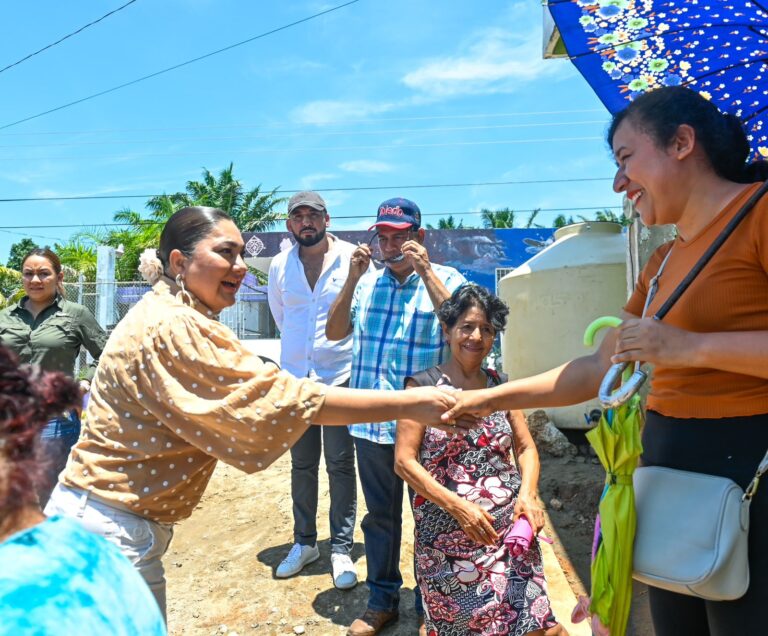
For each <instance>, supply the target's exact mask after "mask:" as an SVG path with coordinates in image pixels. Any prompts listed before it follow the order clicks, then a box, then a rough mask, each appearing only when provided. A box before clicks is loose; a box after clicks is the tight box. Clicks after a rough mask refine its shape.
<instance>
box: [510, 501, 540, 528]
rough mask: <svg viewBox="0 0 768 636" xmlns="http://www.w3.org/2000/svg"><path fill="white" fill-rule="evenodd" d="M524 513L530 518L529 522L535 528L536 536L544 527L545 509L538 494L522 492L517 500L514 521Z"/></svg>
mask: <svg viewBox="0 0 768 636" xmlns="http://www.w3.org/2000/svg"><path fill="white" fill-rule="evenodd" d="M520 515H523V516H525V518H526V519H528V523H530V524H531V528H533V535H534V536H536V535H537V534H539V532H541V530H542V528H543V527H544V509H543V508H542V507H541V502H540V501H539V498H538V497H536V496H530V495H526V494H522V493H521V494H520V495H519V496H518V497H517V502H515V512H514V514H513V515H512V522H513V523H514V522H515V521H517V518H518V517H519V516H520Z"/></svg>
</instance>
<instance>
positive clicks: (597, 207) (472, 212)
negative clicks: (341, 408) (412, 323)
mask: <svg viewBox="0 0 768 636" xmlns="http://www.w3.org/2000/svg"><path fill="white" fill-rule="evenodd" d="M620 209H622V206H620V205H593V206H587V207H578V208H530V209H518V210H514V212H515V214H518V213H520V214H522V213H526V212H527V213H532V212H536V211H538V212H539V213H546V214H548V213H553V212H583V211H585V210H586V211H593V212H594V211H597V210H620ZM492 211H493V210H492ZM482 213H483V211H482V210H469V211H465V212H428V213H426V214H422V215H421V216H422V217H427V216H429V217H435V216H436V217H448V216H470V215H478V214H482ZM374 216H375V214H374V213H371V214H353V215H351V216H338V215H335V214H332V215H331V220H341V219H347V220H349V219H372V218H373V217H374ZM164 224H165V221H152V220H148V219H147V220H142V221H140V222H138V223H126V222H123V223H62V224H57V225H3V226H0V231H7V230H8V229H13V230H23V229H26V228H33V229H43V228H45V229H60V228H104V227H127V226H131V227H133V226H135V225H149V226H151V225H164ZM457 229H460V228H457ZM468 229H471V228H468ZM488 229H493V228H488ZM31 236H34V235H31ZM40 238H51V237H40ZM53 240H58V239H53Z"/></svg>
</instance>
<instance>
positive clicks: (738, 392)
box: [444, 87, 768, 636]
mask: <svg viewBox="0 0 768 636" xmlns="http://www.w3.org/2000/svg"><path fill="white" fill-rule="evenodd" d="M608 142H609V144H610V145H611V147H612V149H613V154H614V157H615V158H616V162H617V165H618V169H617V172H616V177H615V179H614V190H615V191H616V192H624V193H625V194H626V196H627V198H629V199H630V200H631V201H632V203H633V204H634V206H635V209H636V210H637V211H638V212H639V214H640V218H641V219H642V221H643V223H644V224H646V225H663V224H670V223H671V224H674V225H675V227H676V228H677V237H676V238H675V240H674V241H671V242H670V243H667V244H666V245H663V246H662V247H660V248H659V250H658V251H657V252H656V253H655V254H654V255H653V256H652V258H651V259H650V261H649V263H648V265H647V266H646V267H645V269H644V271H643V272H642V274H641V276H640V280H639V282H638V285H637V288H636V289H635V291H634V293H633V294H632V296H631V298H630V299H629V302H628V303H627V304H626V306H625V308H624V309H625V310H624V314H623V318H624V322H623V323H622V325H621V326H620V327H619V328H618V329H616V330H612V331H611V332H609V333H608V334H607V335H606V337H605V338H604V340H603V342H602V343H601V345H600V347H599V349H598V350H597V351H596V352H595V353H594V354H592V355H589V356H584V357H582V358H578V359H576V360H572V361H570V362H567V363H565V364H563V365H562V366H560V367H558V368H556V369H552V370H550V371H547V372H545V373H542V374H540V375H537V376H534V377H531V378H525V379H521V380H517V381H514V382H510V383H507V384H503V385H501V386H499V387H495V388H492V389H487V390H484V391H478V392H474V393H471V392H464V393H463V394H461V395H459V396H458V398H457V400H458V402H457V406H456V407H455V408H454V409H451V410H450V411H449V412H448V413H447V414H446V415H445V416H444V417H445V419H446V420H448V421H450V419H451V418H452V417H455V416H456V415H458V414H461V413H472V414H477V415H479V414H487V413H489V412H491V411H495V410H499V409H501V408H505V409H519V408H528V407H540V406H563V405H567V404H576V403H579V402H583V401H585V400H587V399H590V398H591V397H593V396H594V395H596V394H597V392H598V387H599V385H600V382H601V380H602V378H603V376H604V374H605V373H606V371H607V370H608V368H609V367H610V365H611V364H612V363H618V362H631V361H637V360H641V361H644V362H648V363H651V364H653V365H654V374H653V380H652V383H651V391H650V394H649V396H648V402H647V420H646V425H645V428H644V431H643V447H644V454H643V463H644V464H646V465H662V466H669V467H672V468H677V469H681V470H689V471H694V472H701V473H708V474H712V475H720V476H724V477H729V478H730V479H733V480H734V481H735V482H736V483H738V484H739V485H740V486H741V487H742V488H745V487H746V486H747V484H748V483H749V481H750V479H751V478H752V476H753V475H754V473H755V469H756V468H757V466H758V464H759V463H760V460H761V459H762V457H763V455H764V453H765V452H766V448H768V196H765V197H763V198H762V200H761V201H759V202H758V203H757V205H756V206H755V208H754V209H753V210H752V211H751V212H750V214H749V215H748V216H747V217H746V218H745V219H744V220H743V221H742V222H741V224H740V225H739V226H738V227H737V228H736V230H735V231H734V233H733V234H732V235H731V236H730V238H729V239H728V240H727V241H726V242H725V244H724V245H723V246H722V247H721V248H720V250H719V251H718V252H717V254H716V255H715V256H714V258H713V259H712V261H711V262H710V263H709V264H708V265H707V266H706V267H705V268H704V269H703V270H702V272H701V273H700V274H699V276H698V277H697V278H696V279H695V281H694V282H693V283H692V284H691V286H690V287H689V288H688V290H687V291H686V292H685V293H684V294H683V295H682V297H681V298H680V299H679V301H678V302H677V303H676V304H675V305H674V306H673V308H672V309H671V310H670V312H669V313H668V314H667V315H666V317H665V318H664V320H663V321H657V320H654V319H653V318H650V317H649V318H640V316H641V315H642V310H643V306H644V304H645V300H646V295H647V293H648V289H649V281H650V279H651V278H652V277H653V276H654V275H655V274H656V273H657V271H658V270H659V267H660V265H661V262H662V260H663V259H664V257H665V256H666V255H667V254H668V253H669V259H668V261H667V263H666V266H665V268H664V270H663V273H662V275H661V277H660V278H659V285H658V292H657V293H656V295H655V297H654V298H653V299H652V301H651V303H650V305H649V307H648V310H647V312H646V315H647V316H652V315H653V314H654V312H656V311H657V310H658V309H659V308H660V307H661V305H662V304H663V303H664V302H665V301H666V300H667V298H669V296H670V295H671V294H672V292H673V291H674V290H675V289H676V288H677V286H678V284H679V283H680V282H681V281H682V279H683V278H684V277H685V275H686V274H687V273H688V272H689V271H690V269H691V268H692V266H693V265H694V264H695V263H696V262H697V261H698V260H699V258H700V257H701V255H702V254H703V253H704V252H705V250H706V249H707V248H708V247H709V245H710V244H711V243H712V241H713V240H714V239H715V237H717V236H718V235H719V234H720V232H721V231H722V229H723V228H724V227H725V225H726V224H727V223H728V221H729V220H730V219H731V218H732V217H733V216H734V215H735V214H736V212H737V211H738V210H739V209H740V208H741V206H742V205H743V204H744V203H745V202H746V200H747V199H748V198H749V197H750V196H751V195H752V194H753V193H754V192H755V191H756V190H757V189H758V188H759V184H758V183H756V182H758V181H763V180H765V179H766V178H768V164H766V162H764V161H761V162H756V163H752V164H748V163H746V161H747V158H748V155H749V152H750V149H749V145H748V143H747V139H746V137H745V134H744V130H743V128H742V126H741V124H740V122H739V121H738V119H737V118H736V117H734V116H732V115H724V114H722V113H720V112H719V111H718V110H717V108H716V107H715V106H714V105H713V104H711V103H710V102H709V101H707V100H705V99H704V98H703V97H701V96H700V95H699V94H698V93H696V92H694V91H692V90H690V89H687V88H682V87H666V88H661V89H657V90H655V91H652V92H650V93H646V94H644V95H642V96H640V97H638V98H637V99H636V100H635V101H634V102H632V104H631V105H630V106H629V107H628V108H627V109H626V110H624V111H623V112H621V113H619V114H617V115H616V116H615V117H614V120H613V122H612V124H611V127H610V129H609V132H608ZM670 250H671V253H670ZM766 537H768V488H762V489H760V490H758V492H757V495H756V496H755V498H754V499H753V502H752V507H751V521H750V533H749V559H750V578H751V584H750V587H749V590H748V592H747V594H746V595H745V596H744V597H742V598H741V599H738V600H736V601H728V602H710V601H704V600H702V599H699V598H695V597H692V596H683V595H678V594H673V593H671V592H667V591H663V590H660V589H657V588H651V589H650V594H649V598H650V604H651V612H652V616H653V623H654V629H655V633H656V635H657V636H667V635H670V636H671V635H679V634H709V635H711V636H725V635H730V634H757V633H764V631H765V610H764V606H765V601H766V599H768V540H766Z"/></svg>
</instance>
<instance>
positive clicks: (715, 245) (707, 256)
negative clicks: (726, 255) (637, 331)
mask: <svg viewBox="0 0 768 636" xmlns="http://www.w3.org/2000/svg"><path fill="white" fill-rule="evenodd" d="M766 192H768V181H765V182H764V183H763V185H761V186H760V187H759V188H758V189H757V190H756V191H755V193H754V194H753V195H752V196H751V197H749V200H748V201H747V202H746V203H745V204H744V205H743V206H742V208H741V210H739V211H738V212H737V213H736V214H735V215H734V217H733V218H732V219H731V220H730V221H729V222H728V225H726V226H725V228H723V231H722V232H720V234H719V235H718V237H717V238H716V239H715V240H714V241H713V242H712V245H710V246H709V248H707V251H706V252H704V254H703V255H702V257H701V258H700V259H699V262H698V263H696V264H695V265H694V266H693V268H692V269H691V271H690V272H688V275H687V276H686V277H685V278H684V279H683V281H682V282H681V283H680V284H679V285H678V286H677V289H675V291H673V292H672V294H671V295H670V296H669V298H667V300H666V302H665V303H664V304H663V305H662V306H661V307H660V308H659V311H657V312H656V315H655V316H654V319H655V320H661V319H662V318H664V316H666V315H667V313H668V312H669V310H670V309H672V306H673V305H674V304H675V303H676V302H677V301H678V300H679V299H680V296H682V295H683V293H684V292H685V290H686V289H688V287H689V286H690V285H691V283H692V282H693V281H694V279H695V278H696V277H697V276H698V275H699V272H701V270H702V269H704V267H705V266H706V264H707V263H709V261H710V260H712V257H713V256H714V255H715V253H716V252H717V250H719V249H720V247H721V246H722V244H723V243H725V241H726V240H727V239H728V237H729V236H730V235H731V234H733V231H734V230H735V229H736V227H737V226H738V225H739V223H741V222H742V220H743V219H744V217H745V216H747V214H749V212H750V211H751V210H752V208H753V207H755V204H756V203H757V202H758V201H759V200H760V198H761V197H762V196H763V195H764V194H765V193H766Z"/></svg>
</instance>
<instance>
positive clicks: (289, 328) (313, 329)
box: [267, 234, 355, 385]
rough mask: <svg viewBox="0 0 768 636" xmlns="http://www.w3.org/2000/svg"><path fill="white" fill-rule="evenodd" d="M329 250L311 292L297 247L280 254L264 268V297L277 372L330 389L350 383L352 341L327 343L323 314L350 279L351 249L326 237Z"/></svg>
mask: <svg viewBox="0 0 768 636" xmlns="http://www.w3.org/2000/svg"><path fill="white" fill-rule="evenodd" d="M327 236H328V238H329V240H330V242H331V245H330V250H329V252H328V254H327V255H326V258H325V261H324V263H323V270H322V272H321V274H320V277H319V278H318V279H317V283H316V284H315V288H314V289H311V288H310V286H309V283H308V282H307V277H306V276H305V274H304V266H303V265H302V263H301V260H300V259H299V244H298V243H294V245H293V247H291V248H290V249H288V250H285V251H283V252H280V254H278V255H277V256H275V257H274V258H273V259H272V263H271V264H270V266H269V281H268V283H267V293H268V300H269V307H270V309H271V310H272V316H273V317H274V319H275V322H276V323H277V326H278V328H279V329H280V349H281V350H280V366H281V367H282V368H283V369H285V370H286V371H288V372H289V373H291V374H293V375H295V376H296V377H299V378H302V377H309V378H312V379H314V380H318V381H320V382H323V383H324V384H329V385H339V384H343V383H344V382H346V381H347V380H348V379H349V370H350V363H351V360H352V336H351V335H349V336H347V337H346V338H344V339H343V340H328V339H326V337H325V323H326V321H327V320H328V310H329V309H330V307H331V305H332V304H333V301H334V300H336V296H338V294H339V292H340V291H341V288H342V286H343V285H344V281H345V280H346V279H347V276H348V274H349V260H350V258H351V257H352V252H354V251H355V246H354V245H352V243H348V242H347V241H341V240H339V239H338V238H336V237H335V236H333V235H331V234H328V235H327Z"/></svg>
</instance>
